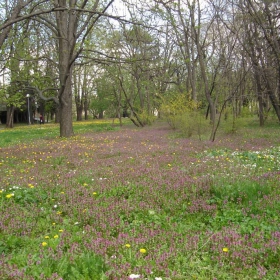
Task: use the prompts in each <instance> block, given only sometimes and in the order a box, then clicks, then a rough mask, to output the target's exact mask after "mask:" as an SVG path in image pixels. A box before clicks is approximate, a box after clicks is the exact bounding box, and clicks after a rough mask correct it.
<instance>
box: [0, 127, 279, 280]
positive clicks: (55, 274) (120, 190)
mask: <svg viewBox="0 0 280 280" xmlns="http://www.w3.org/2000/svg"><path fill="white" fill-rule="evenodd" d="M92 126H94V123H93V124H92ZM92 126H90V127H92ZM90 127H89V129H84V131H82V132H81V133H79V134H77V135H76V136H75V137H72V138H69V139H61V138H57V137H54V136H53V135H49V134H48V133H49V132H48V125H45V126H44V127H43V128H42V127H38V126H34V127H32V128H30V127H29V128H28V129H29V132H30V130H31V131H32V130H33V131H34V133H35V132H36V131H37V130H39V129H40V134H39V136H38V137H35V138H34V139H35V140H33V141H30V138H29V141H27V142H24V140H21V142H20V143H18V144H10V145H9V143H8V144H7V145H5V146H4V147H2V148H0V174H1V176H0V209H1V215H0V279H7V280H8V279H10V280H12V279H26V280H30V279H45V280H47V279H49V280H58V279H63V280H71V279H73V280H74V279H79V280H83V279H94V280H99V279H104V280H105V279H106V280H107V279H108V280H109V279H112V280H113V279H136V278H138V279H148V280H150V279H155V280H160V279H162V280H167V279H171V280H177V279H178V280H179V279H182V280H184V279H213V280H214V279H219V280H222V279H227V280H230V279H278V277H280V258H279V256H280V218H279V217H280V190H279V187H280V142H279V128H278V129H276V128H274V129H271V130H266V129H265V128H264V129H262V130H260V129H256V128H255V130H254V129H250V128H247V129H244V131H243V133H242V134H237V135H221V136H219V137H218V138H217V140H216V142H209V141H206V140H203V141H201V140H199V139H195V138H192V139H185V138H177V137H175V136H174V132H173V131H172V130H170V129H169V128H168V126H166V125H164V124H157V125H154V126H152V127H147V128H143V129H138V128H135V127H130V126H124V127H122V128H119V129H116V128H112V129H100V130H99V131H97V130H95V131H92V130H91V129H90ZM49 128H50V127H49ZM107 128H108V127H107ZM50 129H51V128H50ZM16 131H17V134H18V135H20V134H22V135H26V128H25V129H21V128H19V129H17V130H16ZM255 131H258V132H257V133H256V132H255ZM5 133H8V132H7V131H6V130H4V129H2V130H0V137H4V135H5ZM30 133H31V134H32V132H30ZM36 133H37V132H36ZM34 135H35V134H34ZM36 135H38V133H37V134H36ZM3 139H4V138H3Z"/></svg>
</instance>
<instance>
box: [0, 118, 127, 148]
mask: <svg viewBox="0 0 280 280" xmlns="http://www.w3.org/2000/svg"><path fill="white" fill-rule="evenodd" d="M124 123H125V122H124ZM73 128H74V133H75V135H77V134H81V133H85V132H101V131H111V130H117V129H119V127H118V122H116V121H115V124H114V125H112V120H95V121H83V122H73ZM58 136H59V124H54V123H49V124H48V123H46V124H44V125H39V124H34V125H22V124H20V125H15V127H14V128H12V129H6V128H5V127H4V125H2V127H0V147H7V146H11V145H17V144H28V143H30V142H32V141H34V140H37V139H53V138H55V137H58Z"/></svg>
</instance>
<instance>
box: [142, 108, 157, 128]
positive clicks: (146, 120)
mask: <svg viewBox="0 0 280 280" xmlns="http://www.w3.org/2000/svg"><path fill="white" fill-rule="evenodd" d="M138 117H139V119H140V120H141V122H142V123H143V124H144V125H151V124H152V123H153V122H154V121H155V120H156V116H155V115H152V114H151V113H149V112H147V111H144V110H143V111H142V112H141V113H139V114H138Z"/></svg>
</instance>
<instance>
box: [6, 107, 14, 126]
mask: <svg viewBox="0 0 280 280" xmlns="http://www.w3.org/2000/svg"><path fill="white" fill-rule="evenodd" d="M14 111H15V107H14V106H13V105H11V106H7V122H6V127H7V128H13V127H14Z"/></svg>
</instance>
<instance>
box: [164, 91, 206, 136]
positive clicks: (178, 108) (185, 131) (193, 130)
mask: <svg viewBox="0 0 280 280" xmlns="http://www.w3.org/2000/svg"><path fill="white" fill-rule="evenodd" d="M198 107H199V103H198V102H195V101H193V100H187V97H186V95H185V94H175V95H170V96H168V97H167V98H165V99H163V102H162V104H161V106H160V112H161V114H162V116H163V118H164V119H166V120H167V122H168V124H169V125H170V126H171V127H172V128H173V129H178V130H179V131H180V132H181V133H182V135H183V136H185V137H191V136H192V135H194V134H196V135H199V137H200V136H201V134H202V132H203V131H205V129H206V128H207V126H208V124H207V122H206V120H205V119H204V118H203V117H202V116H201V114H200V112H199V111H198Z"/></svg>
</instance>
